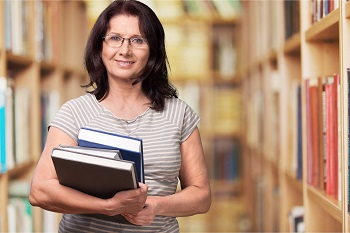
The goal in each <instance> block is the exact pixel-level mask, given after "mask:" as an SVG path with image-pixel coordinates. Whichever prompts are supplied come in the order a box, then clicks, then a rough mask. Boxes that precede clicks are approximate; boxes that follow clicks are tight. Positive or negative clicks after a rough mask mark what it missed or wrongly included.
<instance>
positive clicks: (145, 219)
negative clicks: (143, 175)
mask: <svg viewBox="0 0 350 233" xmlns="http://www.w3.org/2000/svg"><path fill="white" fill-rule="evenodd" d="M156 209H157V202H156V197H152V196H149V197H148V198H147V200H146V204H145V207H144V208H143V209H142V210H141V211H140V212H138V213H137V214H128V213H123V214H122V215H123V216H124V217H125V219H126V220H128V221H129V222H131V223H133V224H135V225H140V226H146V225H150V224H151V223H152V222H153V220H154V217H155V216H156Z"/></svg>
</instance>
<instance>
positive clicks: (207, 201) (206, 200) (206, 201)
mask: <svg viewBox="0 0 350 233" xmlns="http://www.w3.org/2000/svg"><path fill="white" fill-rule="evenodd" d="M210 207H211V192H210V189H209V190H208V191H207V192H206V193H205V195H204V196H203V201H202V205H201V209H200V210H199V213H200V214H205V213H207V212H208V211H209V210H210Z"/></svg>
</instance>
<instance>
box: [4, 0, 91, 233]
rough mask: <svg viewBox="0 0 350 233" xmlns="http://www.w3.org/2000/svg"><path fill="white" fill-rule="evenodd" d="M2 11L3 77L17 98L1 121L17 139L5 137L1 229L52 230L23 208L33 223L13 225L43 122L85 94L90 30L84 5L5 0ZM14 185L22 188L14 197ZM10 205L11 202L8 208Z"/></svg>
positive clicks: (40, 216)
mask: <svg viewBox="0 0 350 233" xmlns="http://www.w3.org/2000/svg"><path fill="white" fill-rule="evenodd" d="M0 12H3V14H1V17H0V34H1V35H2V36H0V77H1V78H2V79H3V80H4V79H5V80H6V82H7V85H9V86H10V84H11V88H12V91H13V96H15V99H12V98H10V97H7V99H12V100H13V105H11V106H12V108H13V110H14V111H15V112H14V113H13V114H12V117H7V118H6V123H5V122H2V123H3V124H6V128H12V134H13V137H8V135H7V134H6V135H7V140H8V141H10V140H9V138H12V139H13V140H11V141H12V143H13V144H12V146H11V145H8V146H7V148H13V151H12V153H9V152H8V151H7V153H6V155H7V156H8V157H6V165H7V169H6V171H4V172H3V173H1V174H0V231H1V232H8V231H26V232H32V231H35V232H43V231H50V229H48V228H46V226H45V222H48V221H50V220H49V219H48V218H47V215H46V213H45V211H42V210H40V209H39V208H33V207H30V208H28V210H30V211H22V214H23V215H24V216H23V217H24V218H27V219H29V220H28V221H29V224H24V223H21V222H19V221H18V219H17V223H16V224H15V225H12V224H11V223H13V222H14V219H13V214H15V213H16V211H17V210H16V208H17V209H18V208H19V209H20V208H23V207H28V206H29V203H28V202H27V201H25V198H23V197H25V196H27V195H28V194H27V193H26V192H27V191H28V187H29V182H30V180H31V175H32V172H33V170H34V167H35V166H36V163H37V161H38V159H39V156H40V154H41V151H42V142H44V140H45V136H46V134H45V131H46V126H45V124H46V123H47V122H48V121H49V119H50V117H51V116H52V114H53V113H54V112H55V111H56V110H57V108H58V107H59V106H60V105H61V104H63V103H64V102H65V101H66V100H68V99H71V98H74V97H77V96H79V95H81V94H82V93H83V91H82V90H81V88H80V86H79V85H80V84H81V81H83V80H86V74H85V73H84V71H83V65H82V64H83V63H82V60H83V59H82V58H83V57H82V56H83V50H84V44H85V43H83V42H84V41H85V40H87V36H88V30H89V26H88V18H87V17H88V16H87V10H86V3H85V2H84V1H45V0H43V1H1V2H0ZM1 94H3V93H1ZM44 103H46V105H44ZM8 106H10V105H8ZM8 106H6V108H7V109H10V107H8ZM44 106H45V108H44ZM50 111H51V112H50ZM42 113H45V115H44V114H42ZM19 116H22V117H19ZM10 118H11V119H12V120H13V122H14V124H13V127H10V125H12V124H10V123H9V121H8V120H9V119H10ZM21 126H22V127H21ZM43 132H44V133H43ZM2 136H3V135H2ZM0 140H3V137H1V138H0ZM21 148H22V149H21ZM10 155H11V156H10ZM10 161H12V163H10ZM11 164H12V165H11ZM15 184H16V185H22V186H20V188H21V189H24V193H20V194H18V196H16V198H15V196H14V194H13V192H15V191H18V190H15V189H13V187H14V185H15ZM15 199H16V200H15ZM18 199H20V201H18ZM9 203H12V204H13V205H11V206H10V211H8V209H7V208H8V204H9ZM58 217H59V215H54V216H53V219H54V220H53V221H55V222H57V219H58ZM43 219H45V221H43ZM51 223H52V222H51ZM16 227H17V228H16ZM54 231H55V230H54Z"/></svg>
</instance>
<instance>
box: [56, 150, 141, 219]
mask: <svg viewBox="0 0 350 233" xmlns="http://www.w3.org/2000/svg"><path fill="white" fill-rule="evenodd" d="M51 157H52V161H53V163H54V166H55V170H56V173H57V177H58V180H59V183H60V184H61V185H64V186H67V187H70V188H74V189H76V190H78V191H81V192H84V193H86V194H89V195H92V196H95V197H98V198H102V199H108V198H112V197H113V196H114V195H115V194H116V193H118V192H120V191H125V190H132V189H136V188H138V187H139V185H138V182H137V177H136V171H135V164H134V163H133V162H131V161H125V160H119V159H114V158H107V157H103V156H96V155H92V153H81V152H77V151H74V150H69V148H59V147H58V148H54V149H53V150H52V154H51ZM87 215H88V216H92V217H96V218H101V219H105V220H109V221H115V222H119V223H126V224H130V223H129V222H128V221H127V220H126V219H125V218H124V217H123V216H122V215H116V216H107V215H103V214H87Z"/></svg>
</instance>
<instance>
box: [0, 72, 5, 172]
mask: <svg viewBox="0 0 350 233" xmlns="http://www.w3.org/2000/svg"><path fill="white" fill-rule="evenodd" d="M6 85H7V81H6V78H4V77H0V173H4V172H6V111H5V105H6V104H5V103H6Z"/></svg>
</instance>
